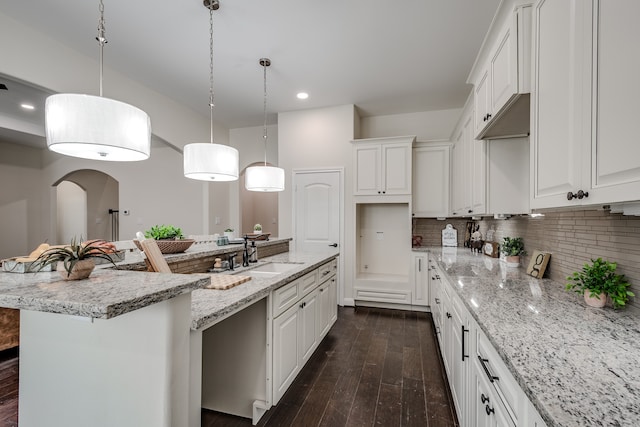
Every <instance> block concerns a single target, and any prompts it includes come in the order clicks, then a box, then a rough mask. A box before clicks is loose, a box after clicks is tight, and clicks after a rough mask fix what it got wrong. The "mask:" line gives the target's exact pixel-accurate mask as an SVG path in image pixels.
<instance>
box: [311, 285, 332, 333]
mask: <svg viewBox="0 0 640 427" xmlns="http://www.w3.org/2000/svg"><path fill="white" fill-rule="evenodd" d="M330 284H331V281H330V280H327V281H326V282H324V283H323V284H322V285H320V287H319V288H318V301H319V302H318V312H317V314H318V330H317V332H316V334H317V335H318V341H320V340H321V339H322V337H324V336H325V334H326V333H327V332H328V331H329V328H330V327H331V325H330V324H329V320H330V316H331V307H330V305H331V292H330V291H329V286H330ZM334 304H335V302H334Z"/></svg>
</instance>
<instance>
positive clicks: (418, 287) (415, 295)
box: [411, 252, 429, 307]
mask: <svg viewBox="0 0 640 427" xmlns="http://www.w3.org/2000/svg"><path fill="white" fill-rule="evenodd" d="M428 259H429V255H428V254H427V253H426V252H412V253H411V261H412V274H411V284H412V290H411V304H412V305H418V306H425V307H426V306H428V305H429V264H428Z"/></svg>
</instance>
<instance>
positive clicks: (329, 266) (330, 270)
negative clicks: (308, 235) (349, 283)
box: [318, 259, 338, 284]
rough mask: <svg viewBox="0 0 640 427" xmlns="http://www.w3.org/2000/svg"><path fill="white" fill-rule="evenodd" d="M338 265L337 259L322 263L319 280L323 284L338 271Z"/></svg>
mask: <svg viewBox="0 0 640 427" xmlns="http://www.w3.org/2000/svg"><path fill="white" fill-rule="evenodd" d="M337 265H338V264H337V263H336V260H335V259H334V260H333V261H330V262H328V263H326V264H324V265H321V266H320V267H319V268H318V282H319V283H320V284H322V283H324V282H326V281H327V280H328V279H329V278H330V277H331V276H333V275H334V274H335V273H336V269H337Z"/></svg>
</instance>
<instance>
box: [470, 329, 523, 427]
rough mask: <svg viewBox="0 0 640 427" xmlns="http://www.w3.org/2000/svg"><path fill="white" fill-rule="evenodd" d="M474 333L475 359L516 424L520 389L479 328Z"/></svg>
mask: <svg viewBox="0 0 640 427" xmlns="http://www.w3.org/2000/svg"><path fill="white" fill-rule="evenodd" d="M476 331H477V332H476V334H477V335H476V346H477V347H476V356H475V358H476V359H477V360H478V362H479V364H480V366H481V367H482V371H483V374H485V375H486V377H487V379H488V380H489V381H490V382H491V384H492V385H493V387H494V388H495V389H496V391H497V394H498V395H499V397H500V399H501V400H502V402H503V403H504V405H505V407H506V409H507V411H508V412H509V415H510V416H511V418H513V420H514V421H515V422H516V424H517V423H518V412H519V400H520V393H521V389H520V387H519V386H518V383H517V382H516V380H515V378H513V376H512V375H511V372H509V370H508V369H507V366H506V365H505V364H504V362H503V361H502V359H501V358H500V356H499V355H498V353H497V352H496V350H495V349H494V348H493V346H492V345H491V343H490V342H489V340H488V339H487V337H486V336H485V335H484V333H483V332H482V331H481V330H480V328H477V329H476Z"/></svg>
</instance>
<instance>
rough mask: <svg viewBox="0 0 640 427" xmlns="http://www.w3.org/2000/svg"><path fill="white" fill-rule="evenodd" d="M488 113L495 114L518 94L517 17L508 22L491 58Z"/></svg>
mask: <svg viewBox="0 0 640 427" xmlns="http://www.w3.org/2000/svg"><path fill="white" fill-rule="evenodd" d="M490 91H491V97H490V98H491V103H490V112H497V111H499V110H500V108H502V106H503V105H505V104H506V103H507V101H508V100H509V98H511V97H512V96H513V94H515V93H517V92H518V27H517V15H514V16H513V18H512V19H510V20H508V22H507V23H506V25H505V26H504V28H503V30H502V33H500V35H499V37H498V44H497V46H496V50H495V52H494V54H493V56H492V57H491V85H490Z"/></svg>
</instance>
